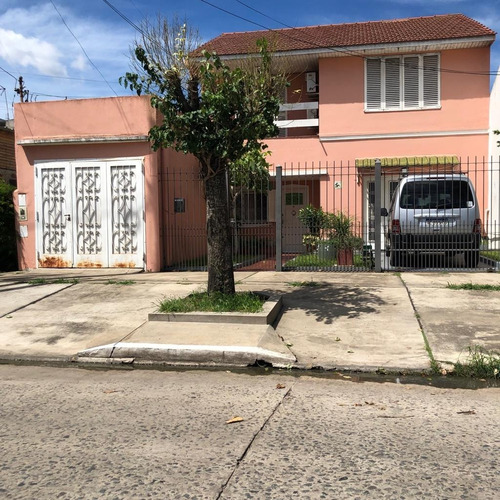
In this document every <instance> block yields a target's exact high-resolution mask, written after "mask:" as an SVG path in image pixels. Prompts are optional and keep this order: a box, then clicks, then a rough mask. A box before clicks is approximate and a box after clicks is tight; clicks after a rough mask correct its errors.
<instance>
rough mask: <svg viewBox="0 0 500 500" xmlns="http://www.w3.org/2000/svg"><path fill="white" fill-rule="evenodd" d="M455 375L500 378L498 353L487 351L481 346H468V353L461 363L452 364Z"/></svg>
mask: <svg viewBox="0 0 500 500" xmlns="http://www.w3.org/2000/svg"><path fill="white" fill-rule="evenodd" d="M453 375H456V376H457V377H473V378H500V353H498V352H494V351H487V350H486V349H484V347H481V346H478V345H476V346H472V347H469V355H468V356H467V359H466V360H465V361H464V362H463V363H462V362H460V361H458V362H457V363H455V364H454V365H453Z"/></svg>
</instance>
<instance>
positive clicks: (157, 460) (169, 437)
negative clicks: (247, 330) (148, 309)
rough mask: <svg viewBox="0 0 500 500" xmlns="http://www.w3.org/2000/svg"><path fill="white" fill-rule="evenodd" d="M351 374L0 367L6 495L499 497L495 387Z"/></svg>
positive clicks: (499, 400)
mask: <svg viewBox="0 0 500 500" xmlns="http://www.w3.org/2000/svg"><path fill="white" fill-rule="evenodd" d="M345 377H346V378H344V379H343V380H332V379H325V378H318V377H312V376H311V375H306V376H301V377H294V376H292V375H290V374H287V373H285V374H270V375H253V376H252V375H250V374H238V373H233V372H223V371H222V372H208V371H186V372H174V371H171V372H168V371H165V372H160V371H146V370H143V371H140V370H130V371H122V370H120V371H118V370H110V371H105V370H100V371H97V370H95V371H90V370H86V369H73V368H46V367H26V366H25V367H20V366H12V365H11V366H8V365H5V366H0V401H1V409H0V422H1V425H0V442H1V450H2V453H1V457H0V495H1V497H2V498H5V499H13V498H15V499H22V498H29V499H33V498H36V499H57V498H62V499H70V498H71V499H76V498H78V499H82V498H83V499H86V498H89V499H90V498H96V499H97V498H98V499H111V498H113V499H122V498H123V499H131V498H134V499H135V498H175V499H179V498H186V499H194V498H197V499H202V498H208V499H217V498H222V499H243V498H261V499H285V498H286V499H289V498H300V499H303V498H305V499H307V498H314V499H316V498H332V499H333V498H334V499H339V498H340V499H342V498H349V499H354V498H367V497H369V498H384V499H392V498H394V499H395V498H398V499H401V498H417V497H418V498H435V499H441V498H443V499H444V498H446V499H454V498H461V499H468V498H470V499H482V498H485V499H486V498H493V497H495V496H496V495H497V494H498V491H500V475H499V473H498V471H499V470H500V453H499V451H500V429H499V426H498V422H499V421H500V389H499V388H490V389H481V390H464V389H439V388H435V387H430V386H425V385H424V386H419V385H405V384H395V383H391V384H389V383H374V382H366V383H355V382H353V381H352V379H351V380H350V379H349V378H348V376H345ZM233 417H241V418H242V419H243V420H242V421H240V422H236V423H232V424H228V423H226V422H227V421H228V420H229V419H231V418H233Z"/></svg>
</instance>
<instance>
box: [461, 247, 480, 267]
mask: <svg viewBox="0 0 500 500" xmlns="http://www.w3.org/2000/svg"><path fill="white" fill-rule="evenodd" d="M464 259H465V267H477V265H478V264H479V250H471V251H469V252H465V253H464Z"/></svg>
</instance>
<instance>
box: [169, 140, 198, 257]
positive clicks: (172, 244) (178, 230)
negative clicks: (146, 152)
mask: <svg viewBox="0 0 500 500" xmlns="http://www.w3.org/2000/svg"><path fill="white" fill-rule="evenodd" d="M162 156H163V170H162V185H161V192H162V194H161V196H162V200H163V204H162V209H161V210H162V215H161V218H162V220H163V228H164V233H163V238H162V242H163V249H164V255H163V262H164V266H166V267H170V266H175V265H176V264H179V263H180V262H186V261H192V262H193V264H195V265H196V264H197V263H198V261H199V263H198V265H202V263H203V262H204V261H203V260H202V258H204V257H205V256H206V255H207V239H206V238H207V236H206V217H205V214H206V211H205V198H204V193H203V185H202V182H201V180H200V167H199V163H198V160H197V159H196V158H194V157H193V156H191V155H184V154H182V153H178V152H175V151H174V150H172V149H169V150H164V151H163V153H162ZM175 198H179V199H183V200H184V202H185V211H184V212H183V213H175V211H174V200H175Z"/></svg>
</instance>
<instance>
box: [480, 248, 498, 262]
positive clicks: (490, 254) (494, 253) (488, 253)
mask: <svg viewBox="0 0 500 500" xmlns="http://www.w3.org/2000/svg"><path fill="white" fill-rule="evenodd" d="M481 255H482V256H483V257H486V258H487V259H491V260H496V261H500V250H483V251H481Z"/></svg>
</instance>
